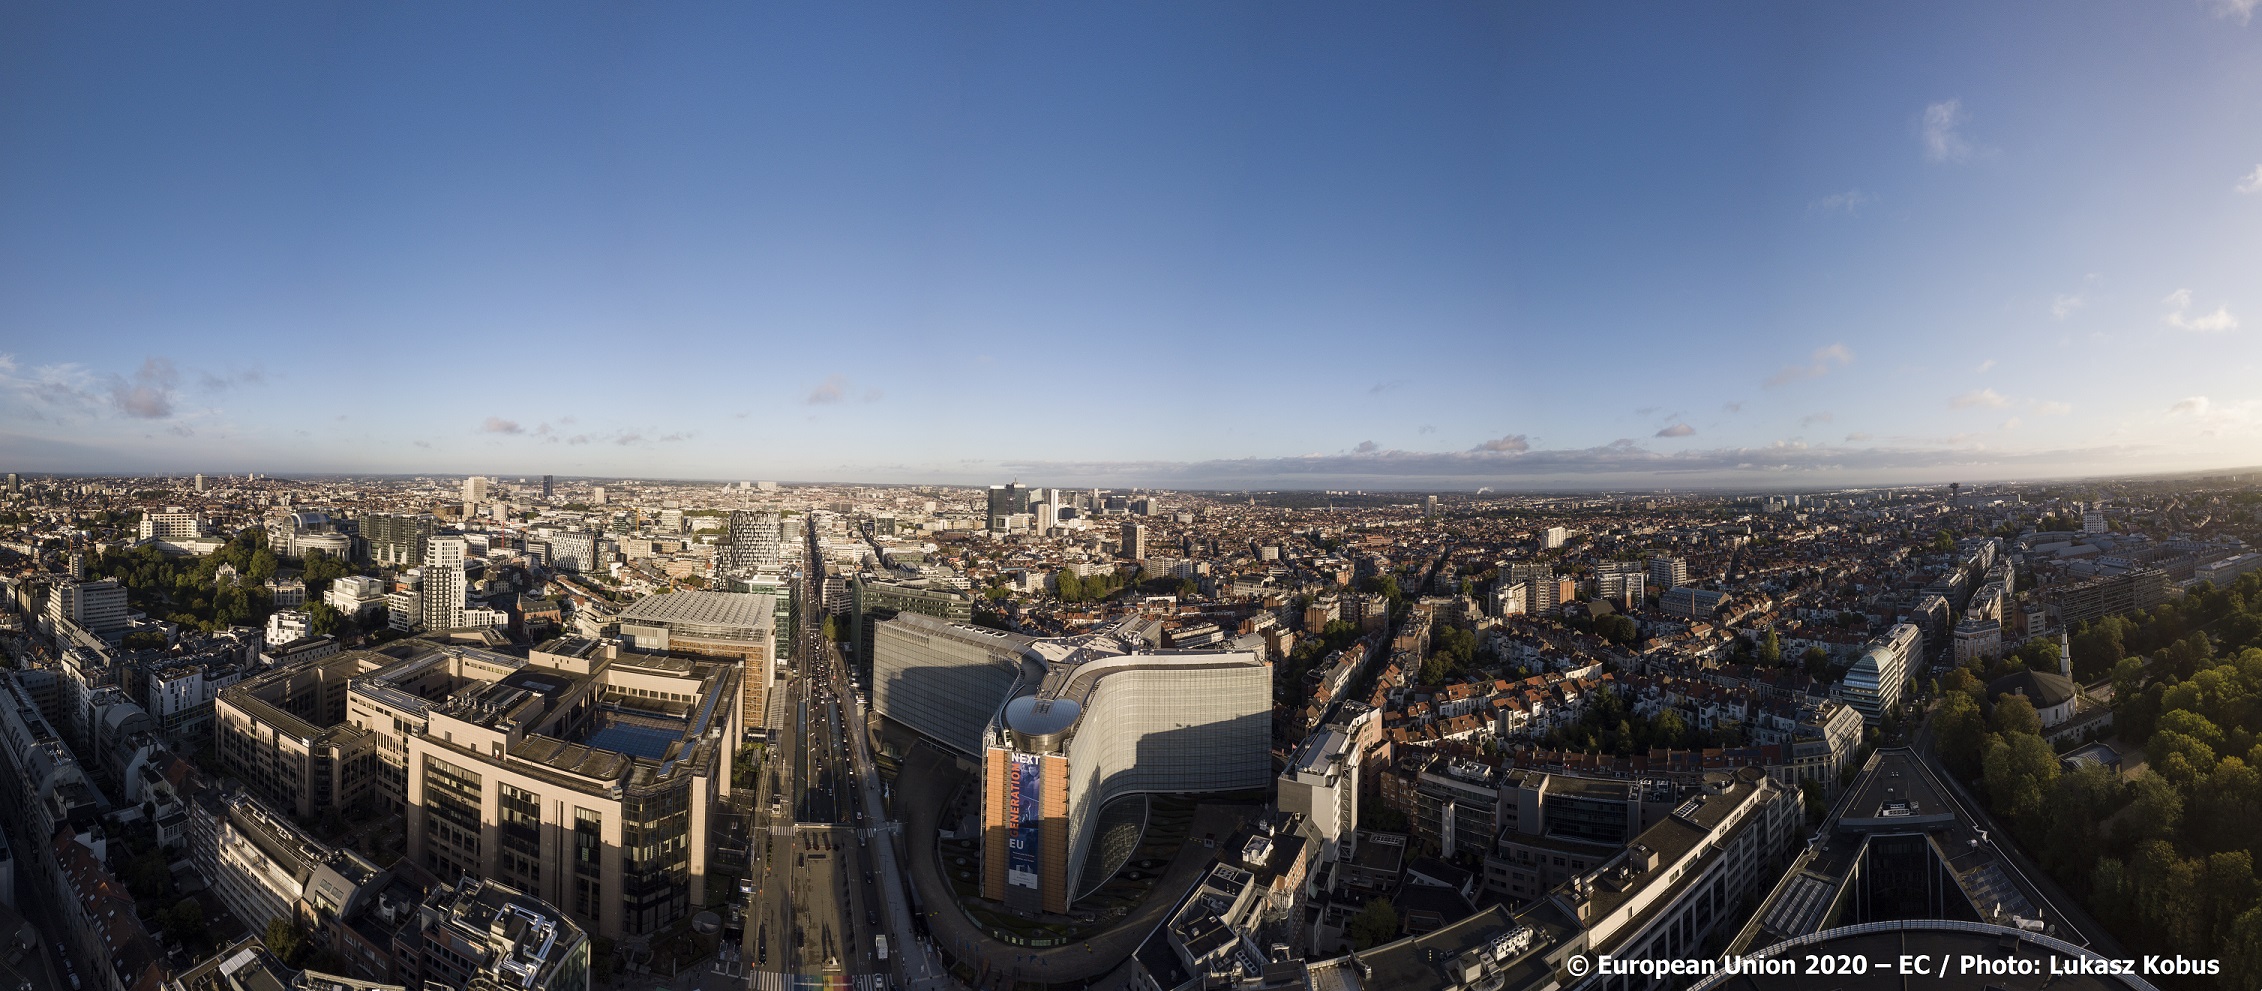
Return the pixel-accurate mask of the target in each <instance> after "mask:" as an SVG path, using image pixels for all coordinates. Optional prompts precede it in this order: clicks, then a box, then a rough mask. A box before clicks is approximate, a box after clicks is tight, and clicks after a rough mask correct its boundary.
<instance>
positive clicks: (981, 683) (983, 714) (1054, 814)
mask: <svg viewBox="0 0 2262 991" xmlns="http://www.w3.org/2000/svg"><path fill="white" fill-rule="evenodd" d="M1159 631H1160V627H1159V624H1157V623H1155V622H1153V621H1151V620H1137V619H1133V620H1127V621H1125V622H1123V623H1120V624H1117V625H1115V626H1113V627H1110V628H1108V629H1107V630H1105V631H1102V632H1098V633H1091V634H1085V635H1081V636H1074V637H1060V638H1052V639H1036V638H1032V637H1026V636H1020V635H1017V634H1012V633H1004V632H1000V631H998V630H991V629H986V628H983V627H978V626H971V625H966V624H962V623H953V622H949V621H946V620H942V619H936V618H934V617H930V616H922V615H917V614H913V613H904V614H901V615H898V616H897V617H896V618H894V619H891V620H888V621H887V622H884V623H880V624H877V626H876V627H875V629H874V636H873V654H872V663H873V676H872V680H873V704H874V707H875V708H876V709H878V711H879V712H880V714H881V715H883V716H886V717H887V718H889V719H891V720H893V721H895V722H897V723H899V724H901V725H903V726H905V727H907V728H909V729H911V730H913V731H915V732H917V733H918V734H920V735H921V736H922V737H925V738H926V739H928V740H930V741H932V742H933V743H935V744H937V745H939V746H941V747H943V748H945V749H948V750H950V751H953V752H955V753H957V754H959V755H960V756H962V757H965V758H968V759H971V760H974V761H977V762H979V765H980V767H981V769H982V828H983V846H982V851H983V853H982V896H983V897H985V898H989V899H992V900H995V901H999V902H1003V903H1004V904H1006V905H1009V906H1012V907H1014V908H1019V909H1024V910H1038V911H1049V912H1062V913H1065V912H1067V911H1068V910H1069V906H1070V905H1071V904H1073V903H1074V902H1075V900H1076V899H1077V898H1078V897H1080V896H1081V895H1083V894H1084V893H1086V892H1089V891H1091V890H1094V889H1096V888H1098V887H1099V885H1100V884H1103V883H1105V882H1106V880H1107V878H1108V877H1109V876H1111V875H1112V874H1114V872H1115V871H1116V870H1117V869H1119V868H1120V867H1121V866H1122V863H1123V861H1124V860H1125V859H1127V858H1128V857H1129V856H1130V855H1131V852H1132V851H1133V850H1134V849H1135V848H1136V847H1137V845H1138V842H1137V839H1138V833H1137V831H1136V829H1128V830H1125V829H1103V828H1102V826H1103V823H1107V822H1116V821H1123V822H1129V823H1133V824H1135V823H1136V822H1137V821H1138V820H1139V818H1140V816H1139V813H1140V811H1141V808H1142V803H1143V802H1144V800H1145V796H1147V795H1152V794H1193V793H1202V792H1227V791H1240V790H1246V789H1261V788H1265V787H1267V786H1268V785H1269V784H1270V783H1271V781H1272V766H1271V759H1270V756H1269V754H1268V751H1267V746H1268V744H1269V742H1270V726H1269V723H1268V713H1269V712H1270V709H1271V705H1272V666H1271V665H1270V664H1269V663H1267V662H1266V661H1265V659H1264V657H1263V656H1262V655H1260V654H1257V653H1252V652H1248V651H1234V650H1161V649H1156V648H1154V647H1153V646H1152V644H1154V643H1155V642H1156V636H1157V634H1158V633H1159ZM1103 837H1105V839H1103Z"/></svg>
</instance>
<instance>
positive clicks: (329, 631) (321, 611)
mask: <svg viewBox="0 0 2262 991" xmlns="http://www.w3.org/2000/svg"><path fill="white" fill-rule="evenodd" d="M306 615H307V620H308V623H309V625H311V626H312V627H313V628H314V633H315V635H316V636H325V637H334V636H341V635H343V634H344V633H345V632H346V631H345V626H346V618H345V615H344V614H343V613H340V612H338V610H337V609H336V608H335V607H333V606H331V605H330V604H329V603H327V602H324V601H322V600H320V599H314V600H312V601H309V602H308V603H307V604H306Z"/></svg>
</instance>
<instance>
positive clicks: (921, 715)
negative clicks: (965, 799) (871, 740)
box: [872, 612, 1036, 757]
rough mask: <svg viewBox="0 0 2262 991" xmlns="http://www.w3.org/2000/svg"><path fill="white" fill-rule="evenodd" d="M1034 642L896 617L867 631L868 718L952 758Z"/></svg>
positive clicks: (968, 749) (974, 749)
mask: <svg viewBox="0 0 2262 991" xmlns="http://www.w3.org/2000/svg"><path fill="white" fill-rule="evenodd" d="M1035 642H1036V641H1035V640H1034V639H1032V638H1030V637H1025V636H1021V635H1019V634H1015V633H1005V632H1002V631H999V630H992V629H988V628H986V627H978V626H974V625H972V624H970V623H965V622H950V621H948V620H943V619H937V618H934V617H930V616H925V615H922V614H919V613H916V612H900V613H898V614H897V615H896V616H895V618H893V619H890V620H887V621H885V622H880V623H875V624H873V627H872V711H874V712H876V713H879V714H880V715H881V716H883V717H886V718H887V719H889V720H891V721H893V722H895V723H897V724H899V725H901V726H903V727H905V728H907V729H910V730H912V731H913V732H916V733H918V734H919V735H920V736H922V737H925V738H926V739H927V740H929V741H932V742H933V743H935V744H936V745H938V746H941V747H943V748H945V749H947V750H951V751H953V752H956V753H957V754H959V755H960V756H964V757H975V756H979V755H980V754H981V753H982V731H983V728H984V727H986V726H987V725H989V721H990V717H991V716H993V715H995V714H996V712H997V709H998V706H1000V705H1003V704H1004V703H1005V699H1006V697H1007V695H1008V693H1010V692H1012V691H1013V686H1014V683H1015V681H1016V680H1017V679H1018V678H1020V677H1021V674H1022V656H1023V654H1024V653H1025V652H1026V651H1027V650H1028V649H1029V645H1031V644H1033V643H1035Z"/></svg>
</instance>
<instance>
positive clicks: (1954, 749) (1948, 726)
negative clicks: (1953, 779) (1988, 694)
mask: <svg viewBox="0 0 2262 991" xmlns="http://www.w3.org/2000/svg"><path fill="white" fill-rule="evenodd" d="M1932 718H1933V724H1932V726H1933V733H1932V750H1933V752H1934V753H1937V754H1939V755H1940V761H1941V763H1943V764H1946V765H1947V766H1948V770H1949V771H1951V772H1953V773H1954V774H1955V775H1956V776H1957V777H1961V778H1965V779H1967V780H1968V779H1971V778H1974V777H1977V776H1978V775H1979V759H1980V757H1981V755H1982V752H1983V750H1984V748H1985V746H1986V743H1987V720H1986V719H1985V718H1984V717H1982V716H1980V714H1979V703H1977V702H1974V701H1972V697H1971V696H1970V695H1968V694H1966V693H1964V692H1949V693H1947V694H1945V695H1942V696H1941V697H1940V711H1939V712H1938V713H1937V714H1935V715H1934V716H1933V717H1932Z"/></svg>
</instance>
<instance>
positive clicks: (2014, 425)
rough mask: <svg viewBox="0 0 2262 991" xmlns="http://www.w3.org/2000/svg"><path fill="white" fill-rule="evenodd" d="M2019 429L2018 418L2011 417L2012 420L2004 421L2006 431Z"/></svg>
mask: <svg viewBox="0 0 2262 991" xmlns="http://www.w3.org/2000/svg"><path fill="white" fill-rule="evenodd" d="M2018 428H2019V418H2018V417H2015V416H2014V417H2011V418H2010V419H2008V420H2004V421H2003V429H2005V430H2017V429H2018Z"/></svg>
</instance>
